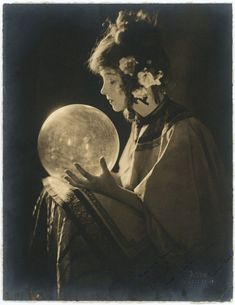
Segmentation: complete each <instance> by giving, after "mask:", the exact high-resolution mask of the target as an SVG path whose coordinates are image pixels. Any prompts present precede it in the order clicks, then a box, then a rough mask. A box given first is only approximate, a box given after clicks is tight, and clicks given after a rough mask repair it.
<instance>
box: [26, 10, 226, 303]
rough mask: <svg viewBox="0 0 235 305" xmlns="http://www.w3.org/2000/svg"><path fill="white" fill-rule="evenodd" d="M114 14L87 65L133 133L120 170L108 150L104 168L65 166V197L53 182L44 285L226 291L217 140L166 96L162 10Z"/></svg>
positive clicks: (190, 294) (134, 293) (46, 205)
mask: <svg viewBox="0 0 235 305" xmlns="http://www.w3.org/2000/svg"><path fill="white" fill-rule="evenodd" d="M107 23H108V24H106V27H107V28H106V31H105V33H104V34H103V37H102V38H101V40H100V41H99V42H98V43H97V44H96V46H95V47H94V49H93V50H92V53H91V56H90V58H89V61H88V63H89V68H90V70H91V71H92V72H93V73H95V74H97V75H99V76H100V77H101V79H102V82H103V85H102V88H101V91H100V93H101V94H102V95H103V96H104V97H105V98H106V99H107V101H108V102H109V103H110V105H111V107H112V109H113V110H114V111H115V112H120V113H123V114H124V116H125V118H126V119H127V120H128V121H129V122H130V124H131V133H130V137H129V139H128V142H127V143H126V146H125V149H124V151H123V153H122V156H121V158H120V162H119V170H118V172H115V173H113V172H110V171H109V170H108V168H107V165H106V161H105V159H104V158H101V159H100V166H101V169H102V173H101V175H100V176H93V175H92V174H91V173H89V172H87V171H86V170H85V169H84V168H82V167H81V166H80V165H79V164H77V163H76V164H75V165H74V170H73V171H71V170H67V171H66V172H65V176H64V181H66V183H67V186H68V190H67V192H68V194H67V195H68V196H67V197H66V198H67V201H66V199H64V198H63V200H62V199H61V188H60V186H58V185H53V183H52V182H51V180H50V178H48V179H44V189H43V191H42V194H41V196H40V198H39V200H38V203H37V204H36V206H35V211H34V217H35V219H36V225H35V228H34V242H33V246H32V248H33V249H34V250H33V251H34V253H35V252H37V251H36V250H35V249H38V248H40V247H41V246H38V243H39V242H38V241H37V235H38V233H37V231H38V230H40V222H43V219H44V218H45V219H46V220H47V222H46V228H47V230H46V229H45V228H44V230H45V232H44V233H45V236H46V237H45V238H46V240H47V242H46V243H45V245H44V247H47V253H46V251H45V253H44V254H43V255H44V257H45V261H47V262H49V263H47V265H48V266H49V268H48V269H47V276H50V284H51V286H50V285H47V287H46V288H45V287H44V291H47V292H46V293H48V295H47V298H55V295H56V293H57V295H59V297H60V298H62V299H86V300H87V299H88V300H108V299H115V300H171V299H172V300H210V299H218V298H220V296H221V295H222V294H223V292H224V286H223V284H224V285H226V284H225V282H226V281H227V280H228V278H227V273H226V270H224V268H223V261H224V260H226V259H229V258H230V255H231V253H230V244H231V239H230V238H231V237H230V234H229V233H230V232H229V230H230V229H231V224H230V221H231V220H230V213H231V211H230V207H229V203H230V202H229V199H228V198H227V197H226V196H227V195H226V191H225V189H226V186H225V183H224V182H223V181H224V173H223V168H222V164H221V161H220V157H219V154H218V151H217V148H216V146H215V143H214V140H213V138H212V136H211V134H210V132H209V131H208V129H207V128H206V127H205V126H204V125H203V124H202V123H201V122H200V121H199V120H198V119H197V118H196V117H195V116H194V115H193V114H192V113H191V112H190V111H189V110H188V109H186V108H185V107H183V106H182V105H180V104H177V103H175V102H174V101H172V99H171V98H170V97H169V96H168V94H167V87H168V84H169V82H170V61H169V59H168V56H167V53H166V50H165V49H164V46H163V43H162V39H161V33H160V31H159V29H158V24H157V17H156V15H150V14H148V13H145V12H144V11H142V10H141V11H137V12H132V11H130V12H128V11H120V12H119V14H118V17H117V19H116V21H115V22H114V23H111V22H110V21H108V22H107ZM81 175H82V177H83V179H81V178H79V177H81ZM62 201H63V202H62ZM43 213H45V215H44V216H43ZM43 217H44V218H43ZM46 231H47V232H46ZM40 234H42V233H40ZM38 236H39V235H38ZM221 266H222V267H221ZM220 267H221V268H220ZM218 270H220V271H218ZM53 289H54V290H53ZM56 290H57V292H56ZM44 293H45V292H44Z"/></svg>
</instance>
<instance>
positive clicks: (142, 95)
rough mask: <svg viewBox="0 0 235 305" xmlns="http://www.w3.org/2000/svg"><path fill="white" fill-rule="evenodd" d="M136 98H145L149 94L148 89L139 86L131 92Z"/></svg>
mask: <svg viewBox="0 0 235 305" xmlns="http://www.w3.org/2000/svg"><path fill="white" fill-rule="evenodd" d="M131 94H132V95H133V96H134V98H136V99H144V98H146V97H147V96H148V93H147V90H146V89H145V88H144V87H139V88H137V89H135V90H134V91H132V92H131Z"/></svg>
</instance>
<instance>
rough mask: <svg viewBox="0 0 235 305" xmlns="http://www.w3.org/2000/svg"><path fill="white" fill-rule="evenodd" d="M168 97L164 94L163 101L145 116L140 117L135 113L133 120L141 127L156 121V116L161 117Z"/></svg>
mask: <svg viewBox="0 0 235 305" xmlns="http://www.w3.org/2000/svg"><path fill="white" fill-rule="evenodd" d="M168 100H169V99H168V97H167V96H165V97H164V99H163V101H162V102H161V103H160V104H159V105H158V106H157V107H156V108H155V109H154V110H153V112H151V113H150V114H148V115H147V116H146V117H141V116H140V115H136V118H135V122H136V124H137V126H138V127H142V126H144V125H148V124H150V123H151V122H153V121H156V120H157V119H158V118H160V117H162V114H163V113H164V110H165V109H166V106H167V104H168Z"/></svg>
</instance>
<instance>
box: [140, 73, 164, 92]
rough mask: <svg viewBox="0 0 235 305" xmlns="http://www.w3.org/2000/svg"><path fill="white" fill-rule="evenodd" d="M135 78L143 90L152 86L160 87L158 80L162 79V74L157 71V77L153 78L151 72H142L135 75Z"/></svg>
mask: <svg viewBox="0 0 235 305" xmlns="http://www.w3.org/2000/svg"><path fill="white" fill-rule="evenodd" d="M137 77H138V82H139V84H140V85H142V86H144V87H145V88H149V87H151V86H154V85H157V86H160V85H161V80H160V79H161V78H162V77H163V72H162V71H158V73H157V76H156V77H154V76H153V74H152V73H151V72H149V71H147V70H144V71H140V72H139V73H138V74H137Z"/></svg>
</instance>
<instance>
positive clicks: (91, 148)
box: [38, 104, 119, 178]
mask: <svg viewBox="0 0 235 305" xmlns="http://www.w3.org/2000/svg"><path fill="white" fill-rule="evenodd" d="M38 152H39V157H40V160H41V163H42V165H43V167H44V168H45V169H46V171H47V172H48V173H49V174H50V175H51V176H53V177H57V178H62V177H63V176H64V175H65V173H64V170H65V169H71V170H75V171H76V169H75V167H74V165H73V163H79V164H80V165H81V166H82V167H83V168H84V169H86V170H87V171H88V172H90V173H91V174H93V175H99V174H100V172H101V170H100V163H99V160H100V157H102V156H104V158H105V160H106V163H107V166H108V168H109V170H111V169H112V168H113V166H114V165H115V163H116V161H117V157H118V154H119V137H118V133H117V131H116V128H115V126H114V125H113V123H112V121H111V120H110V119H109V118H108V117H107V116H106V114H104V113H103V112H102V111H101V110H99V109H97V108H94V107H91V106H88V105H81V104H75V105H68V106H65V107H62V108H60V109H58V110H56V111H54V112H53V113H52V114H51V115H50V116H49V117H48V118H47V119H46V121H45V122H44V124H43V125H42V127H41V130H40V133H39V136H38Z"/></svg>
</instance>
